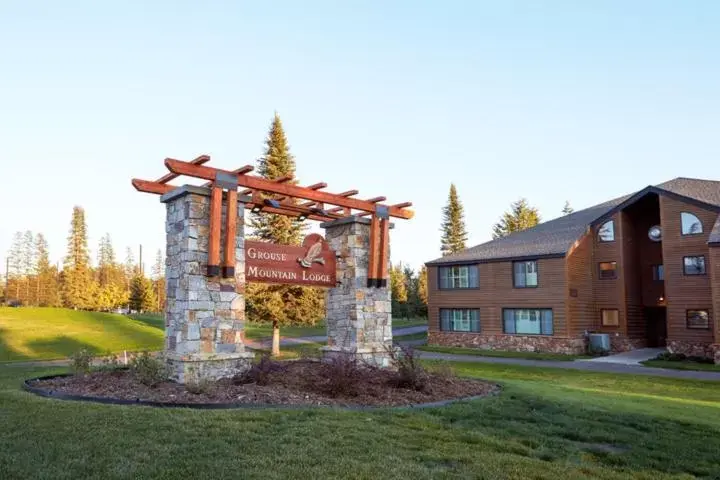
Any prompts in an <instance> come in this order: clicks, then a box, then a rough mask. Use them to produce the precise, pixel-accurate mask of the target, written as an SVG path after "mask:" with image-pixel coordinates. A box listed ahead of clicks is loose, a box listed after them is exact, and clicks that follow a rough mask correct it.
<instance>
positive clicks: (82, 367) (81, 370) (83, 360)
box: [70, 348, 95, 375]
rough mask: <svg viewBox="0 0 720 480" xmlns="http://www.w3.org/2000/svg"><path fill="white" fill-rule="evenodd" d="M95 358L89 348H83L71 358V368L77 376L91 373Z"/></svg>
mask: <svg viewBox="0 0 720 480" xmlns="http://www.w3.org/2000/svg"><path fill="white" fill-rule="evenodd" d="M94 359H95V357H94V356H93V354H92V353H91V352H90V350H88V349H87V348H82V349H80V350H78V351H77V352H75V353H73V354H72V355H71V356H70V368H71V369H72V371H73V374H75V375H87V374H88V373H90V369H91V368H92V363H93V360H94Z"/></svg>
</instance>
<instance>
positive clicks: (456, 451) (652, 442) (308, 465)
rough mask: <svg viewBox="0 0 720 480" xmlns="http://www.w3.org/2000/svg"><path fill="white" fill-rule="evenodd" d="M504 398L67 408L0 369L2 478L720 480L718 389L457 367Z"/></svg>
mask: <svg viewBox="0 0 720 480" xmlns="http://www.w3.org/2000/svg"><path fill="white" fill-rule="evenodd" d="M454 365H455V369H456V370H457V371H458V372H459V373H460V374H463V375H469V376H475V377H480V378H487V379H491V380H493V381H497V382H501V383H502V384H503V386H504V389H503V392H502V394H501V395H499V396H497V397H491V398H487V399H482V400H477V401H473V402H466V403H462V404H456V405H452V406H448V407H444V408H436V409H430V410H422V411H391V410H380V411H366V412H356V411H338V410H330V409H303V410H288V411H283V410H226V411H202V410H195V411H193V410H181V409H171V410H163V409H155V408H147V407H132V406H122V407H121V406H112V405H99V404H90V403H76V402H63V401H57V400H50V399H45V398H39V397H35V396H33V395H31V394H28V393H26V392H23V391H22V390H21V389H20V387H19V384H20V381H21V380H22V379H23V378H27V377H30V376H35V375H40V374H46V373H51V372H53V371H58V370H57V369H54V370H50V369H38V368H35V369H30V368H27V367H9V368H4V369H0V419H1V420H2V425H3V428H2V429H0V478H8V479H14V478H39V479H76V478H167V479H172V478H178V477H180V478H196V477H205V478H218V479H220V478H237V477H238V476H242V477H243V478H270V479H273V478H358V479H360V478H362V479H373V478H408V479H424V478H484V479H550V480H561V479H572V480H575V479H583V478H602V479H627V478H635V479H647V480H651V479H652V480H655V479H664V478H676V479H680V478H686V479H690V478H696V477H699V478H706V479H711V478H718V475H720V464H719V463H718V452H720V384H718V383H711V382H700V381H687V380H678V379H668V378H661V377H646V376H623V375H611V374H604V373H594V372H576V371H564V370H558V369H540V368H528V367H518V366H509V365H491V364H475V363H472V364H470V363H467V364H463V363H457V364H454Z"/></svg>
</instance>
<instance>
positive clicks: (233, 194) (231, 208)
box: [222, 190, 238, 278]
mask: <svg viewBox="0 0 720 480" xmlns="http://www.w3.org/2000/svg"><path fill="white" fill-rule="evenodd" d="M237 202H238V192H237V190H228V192H227V207H226V209H225V255H224V256H223V268H222V276H223V277H224V278H232V277H234V276H235V237H236V236H237Z"/></svg>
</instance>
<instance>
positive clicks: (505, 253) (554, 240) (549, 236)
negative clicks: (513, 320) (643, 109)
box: [428, 177, 720, 265]
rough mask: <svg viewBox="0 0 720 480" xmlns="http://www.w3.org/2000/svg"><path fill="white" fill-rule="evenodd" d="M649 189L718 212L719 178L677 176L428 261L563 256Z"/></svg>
mask: <svg viewBox="0 0 720 480" xmlns="http://www.w3.org/2000/svg"><path fill="white" fill-rule="evenodd" d="M648 193H657V194H659V195H667V196H670V197H673V198H676V199H680V200H683V201H687V202H690V203H694V204H697V205H699V206H702V207H705V208H711V209H714V210H717V211H719V212H720V182H718V181H713V180H700V179H695V178H683V177H679V178H676V179H674V180H670V181H668V182H664V183H661V184H659V185H656V186H648V187H646V188H644V189H642V190H640V191H638V192H636V193H634V194H631V195H625V196H623V197H619V198H616V199H614V200H610V201H607V202H605V203H601V204H599V205H595V206H593V207H590V208H586V209H584V210H579V211H577V212H573V213H571V214H569V215H565V216H562V217H559V218H555V219H553V220H550V221H547V222H544V223H541V224H539V225H537V226H535V227H533V228H528V229H527V230H523V231H521V232H516V233H513V234H510V235H508V236H507V237H503V238H498V239H496V240H492V241H489V242H486V243H483V244H480V245H476V246H474V247H470V248H467V249H465V250H463V251H461V252H458V253H455V254H452V255H448V256H445V257H441V258H438V259H435V260H433V261H431V262H428V265H440V264H461V263H470V262H490V261H499V260H509V259H522V258H542V257H563V256H565V254H566V253H567V251H568V250H569V249H570V247H571V246H572V245H573V244H574V243H575V241H576V240H578V239H579V238H580V237H581V236H582V235H583V234H585V232H587V230H588V229H589V228H590V227H591V226H592V225H594V224H596V223H598V222H599V221H601V220H603V219H605V218H608V217H610V216H612V215H613V214H614V213H615V212H617V211H619V210H621V209H623V208H625V207H626V206H628V205H630V204H632V203H634V202H636V201H637V200H639V199H640V198H642V197H644V196H645V195H647V194H648ZM713 239H715V240H713ZM714 241H716V242H720V218H718V221H717V222H716V223H715V227H714V228H713V231H712V233H711V234H710V240H709V243H713V242H714Z"/></svg>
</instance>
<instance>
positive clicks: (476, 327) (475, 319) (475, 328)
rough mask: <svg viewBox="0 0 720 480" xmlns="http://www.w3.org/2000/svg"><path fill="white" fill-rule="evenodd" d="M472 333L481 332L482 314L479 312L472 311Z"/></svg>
mask: <svg viewBox="0 0 720 480" xmlns="http://www.w3.org/2000/svg"><path fill="white" fill-rule="evenodd" d="M470 331H471V332H479V331H480V312H479V311H478V310H470Z"/></svg>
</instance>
